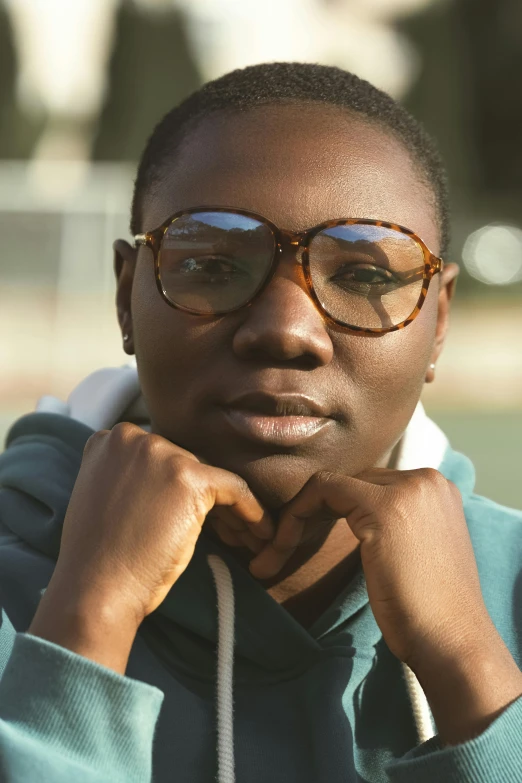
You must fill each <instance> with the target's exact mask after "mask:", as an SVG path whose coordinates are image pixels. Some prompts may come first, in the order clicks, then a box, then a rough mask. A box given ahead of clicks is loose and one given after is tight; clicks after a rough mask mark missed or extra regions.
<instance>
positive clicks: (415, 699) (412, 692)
mask: <svg viewBox="0 0 522 783" xmlns="http://www.w3.org/2000/svg"><path fill="white" fill-rule="evenodd" d="M402 670H403V672H404V679H405V680H406V687H407V688H408V693H409V696H410V702H411V708H412V712H413V717H414V719H415V725H416V726H417V732H418V735H419V744H422V743H423V742H427V741H428V740H429V739H431V738H432V737H434V736H435V731H434V730H433V723H432V720H431V710H430V706H429V704H428V700H427V698H426V694H425V693H424V691H423V690H422V688H421V685H420V683H419V681H418V679H417V677H416V676H415V674H414V672H413V671H412V670H411V669H410V667H409V666H408V665H407V664H405V663H404V662H403V663H402Z"/></svg>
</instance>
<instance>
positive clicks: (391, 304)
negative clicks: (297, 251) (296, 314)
mask: <svg viewBox="0 0 522 783" xmlns="http://www.w3.org/2000/svg"><path fill="white" fill-rule="evenodd" d="M309 263H310V274H311V277H312V282H313V286H314V289H315V291H316V294H317V296H318V298H319V301H320V302H321V304H322V306H323V307H324V309H325V310H326V311H327V312H328V313H329V314H330V315H331V316H332V317H333V318H336V319H337V320H339V321H342V322H343V323H346V324H349V325H351V326H359V327H362V328H366V329H379V328H382V327H389V326H397V324H400V323H402V322H403V321H405V320H406V319H407V318H408V317H409V316H410V315H411V314H412V312H413V311H414V309H415V306H416V304H417V302H418V300H419V297H420V293H421V290H422V283H423V274H424V255H423V252H422V249H421V247H420V245H418V244H417V242H415V240H414V239H412V238H411V237H410V236H408V235H407V234H403V233H401V232H400V231H396V230H394V229H390V228H385V227H383V226H372V225H363V224H353V225H344V226H343V225H341V226H334V227H332V228H327V229H324V230H323V231H321V232H319V233H318V234H316V235H315V237H313V239H312V241H311V243H310V247H309Z"/></svg>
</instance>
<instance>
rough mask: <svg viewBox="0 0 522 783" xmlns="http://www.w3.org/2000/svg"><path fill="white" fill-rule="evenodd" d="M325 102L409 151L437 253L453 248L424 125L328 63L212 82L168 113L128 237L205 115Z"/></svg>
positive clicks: (435, 154) (150, 154) (141, 180)
mask: <svg viewBox="0 0 522 783" xmlns="http://www.w3.org/2000/svg"><path fill="white" fill-rule="evenodd" d="M278 103H279V104H284V103H286V104H288V103H320V104H323V105H331V106H337V107H341V108H344V109H347V110H349V111H350V112H355V113H358V114H361V115H362V116H363V117H364V118H366V119H367V120H369V121H370V122H371V123H372V124H374V125H378V126H380V127H382V128H383V129H384V130H385V131H388V132H389V133H391V134H392V135H393V136H395V137H396V138H397V139H398V140H399V141H400V142H401V143H402V144H403V146H404V148H405V149H406V151H407V152H408V153H409V154H410V157H411V159H412V161H413V163H414V165H415V166H416V169H417V171H418V173H419V176H420V178H421V180H422V182H423V184H425V185H426V186H427V187H428V192H429V193H430V194H431V195H432V203H433V207H434V209H435V211H436V216H437V222H438V226H439V233H440V254H441V255H442V256H444V254H445V253H446V252H447V249H448V244H449V197H448V184H447V177H446V171H445V167H444V164H443V162H442V159H441V156H440V154H439V151H438V149H437V146H436V144H435V143H434V141H433V140H432V138H431V137H430V136H429V135H428V133H427V132H426V131H425V129H424V128H423V126H422V125H421V123H419V122H418V121H417V120H416V119H414V118H413V117H412V115H411V114H410V113H409V112H408V111H407V110H406V109H405V108H404V107H403V106H402V105H401V104H399V103H397V101H395V100H394V99H393V98H391V96H389V95H388V94H387V93H385V92H383V91H382V90H379V89H377V87H374V86H373V85H372V84H370V83H369V82H367V81H365V80H364V79H360V78H359V77H358V76H355V74H353V73H350V72H348V71H344V70H342V69H341V68H336V67H334V66H329V65H317V64H311V63H291V62H283V63H263V64H261V65H252V66H249V67H247V68H242V69H238V70H235V71H231V72H230V73H227V74H225V75H224V76H221V77H220V78H218V79H215V80H213V81H211V82H207V83H206V84H204V85H203V86H202V87H201V88H200V89H198V90H196V92H194V93H192V94H191V95H189V97H188V98H186V99H185V100H184V101H182V103H180V104H179V105H178V106H176V107H174V108H173V109H171V111H169V112H168V113H167V114H166V115H165V116H164V117H163V119H162V120H160V122H159V123H158V124H157V125H156V127H155V128H154V130H153V132H152V134H151V136H150V137H149V139H148V141H147V144H146V146H145V149H144V151H143V154H142V156H141V159H140V162H139V165H138V171H137V176H136V180H135V183H134V195H133V200H132V208H131V224H130V228H131V233H132V234H133V235H134V234H138V233H139V232H140V231H141V230H142V228H141V222H142V203H143V196H144V194H145V193H147V192H148V191H149V190H150V189H151V188H152V187H153V186H154V185H155V184H156V183H157V182H158V181H159V180H160V178H161V173H162V165H163V163H164V161H165V160H166V159H167V158H169V157H172V156H173V155H175V152H176V149H177V148H178V147H179V145H180V143H181V142H182V141H183V139H184V138H185V136H186V134H188V132H189V131H190V128H191V127H194V125H196V124H197V123H198V121H199V120H201V119H202V118H204V117H208V116H209V115H210V114H212V113H214V112H234V111H238V112H239V111H245V110H248V109H250V108H253V107H255V106H260V105H263V104H265V105H266V104H278Z"/></svg>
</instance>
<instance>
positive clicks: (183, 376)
mask: <svg viewBox="0 0 522 783" xmlns="http://www.w3.org/2000/svg"><path fill="white" fill-rule="evenodd" d="M151 267H152V264H151ZM152 272H153V269H152ZM132 321H133V333H134V349H135V353H136V364H137V367H138V374H139V378H140V385H141V388H142V391H143V396H144V399H145V403H146V406H147V409H148V411H149V413H150V415H151V418H152V420H153V422H154V424H155V431H159V432H161V433H162V434H163V435H164V437H168V438H170V437H171V436H172V439H175V436H176V433H180V432H181V429H182V424H183V422H184V421H187V418H188V417H189V416H190V417H192V414H191V411H192V408H193V407H194V405H195V404H196V403H197V398H198V396H199V394H200V393H201V378H202V377H204V376H205V372H206V370H207V369H208V367H209V366H211V364H212V363H213V361H215V357H216V355H218V354H219V352H220V351H221V352H223V346H224V345H226V341H227V339H228V340H230V338H229V337H227V336H225V335H224V334H223V331H224V328H223V325H222V323H223V322H222V321H220V320H216V319H207V318H200V317H199V316H194V315H190V314H189V313H184V312H183V311H181V310H177V309H176V308H174V307H171V306H170V305H168V304H167V303H166V302H165V300H164V299H163V298H162V297H161V295H160V293H159V291H158V289H157V287H156V282H155V279H154V274H153V273H152V274H150V270H149V269H148V268H145V267H142V268H141V269H140V268H138V269H137V270H136V275H135V278H134V284H133V290H132ZM198 390H199V391H198Z"/></svg>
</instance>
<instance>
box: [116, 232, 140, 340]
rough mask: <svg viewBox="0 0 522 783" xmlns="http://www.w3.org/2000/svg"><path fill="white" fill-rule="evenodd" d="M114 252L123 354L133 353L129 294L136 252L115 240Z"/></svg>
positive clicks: (120, 241)
mask: <svg viewBox="0 0 522 783" xmlns="http://www.w3.org/2000/svg"><path fill="white" fill-rule="evenodd" d="M112 248H113V250H114V274H115V275H116V311H117V314H118V323H119V324H120V329H121V331H122V338H123V337H124V336H125V335H128V339H127V340H125V341H124V343H123V350H124V351H125V353H127V354H129V355H132V354H133V353H134V347H133V344H134V341H133V335H132V312H131V293H132V282H133V280H134V272H135V269H136V261H137V258H138V251H137V249H136V248H134V247H132V245H129V243H128V242H126V241H125V240H124V239H117V240H116V241H115V242H114V243H113V246H112Z"/></svg>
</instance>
